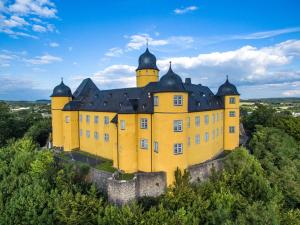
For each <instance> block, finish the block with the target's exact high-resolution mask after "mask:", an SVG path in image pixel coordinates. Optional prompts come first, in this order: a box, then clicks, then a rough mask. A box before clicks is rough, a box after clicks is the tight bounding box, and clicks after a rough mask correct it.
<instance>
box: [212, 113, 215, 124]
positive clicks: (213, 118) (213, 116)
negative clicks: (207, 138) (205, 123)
mask: <svg viewBox="0 0 300 225" xmlns="http://www.w3.org/2000/svg"><path fill="white" fill-rule="evenodd" d="M211 120H212V122H213V123H215V114H212V116H211Z"/></svg>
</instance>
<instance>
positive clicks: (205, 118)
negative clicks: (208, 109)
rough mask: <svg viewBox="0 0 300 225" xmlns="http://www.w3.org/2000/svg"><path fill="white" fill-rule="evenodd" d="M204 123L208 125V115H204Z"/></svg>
mask: <svg viewBox="0 0 300 225" xmlns="http://www.w3.org/2000/svg"><path fill="white" fill-rule="evenodd" d="M204 122H205V124H206V125H207V124H208V123H209V116H208V115H205V117H204Z"/></svg>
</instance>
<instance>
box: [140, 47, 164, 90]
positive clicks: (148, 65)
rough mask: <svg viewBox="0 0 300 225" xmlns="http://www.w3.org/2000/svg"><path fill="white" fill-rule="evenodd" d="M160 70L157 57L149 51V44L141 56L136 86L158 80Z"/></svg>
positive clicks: (142, 85)
mask: <svg viewBox="0 0 300 225" xmlns="http://www.w3.org/2000/svg"><path fill="white" fill-rule="evenodd" d="M158 72H159V69H158V68H157V66H156V57H155V56H154V55H153V54H152V53H151V52H149V49H148V46H147V48H146V51H145V52H144V53H143V54H142V55H141V56H140V57H139V65H138V68H137V69H136V86H137V87H144V86H146V85H147V84H149V83H150V82H156V81H158Z"/></svg>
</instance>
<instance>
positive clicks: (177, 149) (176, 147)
mask: <svg viewBox="0 0 300 225" xmlns="http://www.w3.org/2000/svg"><path fill="white" fill-rule="evenodd" d="M173 151H174V155H178V154H182V151H183V145H182V143H177V144H174V147H173Z"/></svg>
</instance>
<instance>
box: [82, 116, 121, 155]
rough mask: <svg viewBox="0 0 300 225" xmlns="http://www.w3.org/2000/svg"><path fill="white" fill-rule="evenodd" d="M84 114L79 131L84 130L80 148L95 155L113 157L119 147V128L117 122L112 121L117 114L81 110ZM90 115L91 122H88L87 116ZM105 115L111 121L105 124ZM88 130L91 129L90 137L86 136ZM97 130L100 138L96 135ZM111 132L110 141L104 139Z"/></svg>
mask: <svg viewBox="0 0 300 225" xmlns="http://www.w3.org/2000/svg"><path fill="white" fill-rule="evenodd" d="M80 115H82V121H81V122H80V121H79V132H80V130H82V136H80V140H79V142H80V149H81V150H83V151H86V152H89V153H91V154H94V155H98V156H101V157H103V158H107V159H113V154H114V151H116V148H117V128H116V126H115V124H113V123H111V122H110V121H111V120H112V118H113V117H114V116H115V115H116V113H112V112H89V111H79V116H80ZM87 115H89V116H90V122H89V123H87V122H86V116H87ZM95 116H98V117H99V121H98V123H97V124H96V123H94V117H95ZM104 116H108V117H109V123H108V124H104ZM86 131H90V137H87V136H86ZM95 131H97V132H98V135H99V138H98V140H96V139H95V137H94V132H95ZM105 133H107V134H109V141H104V134H105Z"/></svg>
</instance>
